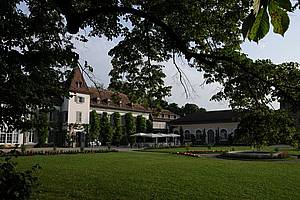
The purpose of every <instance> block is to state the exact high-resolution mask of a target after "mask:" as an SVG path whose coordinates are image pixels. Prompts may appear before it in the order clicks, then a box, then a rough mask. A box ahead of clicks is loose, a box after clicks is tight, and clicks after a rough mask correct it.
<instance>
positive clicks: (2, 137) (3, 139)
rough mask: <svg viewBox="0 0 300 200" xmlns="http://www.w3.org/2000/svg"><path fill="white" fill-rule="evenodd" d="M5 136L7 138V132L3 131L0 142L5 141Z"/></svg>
mask: <svg viewBox="0 0 300 200" xmlns="http://www.w3.org/2000/svg"><path fill="white" fill-rule="evenodd" d="M5 138H6V134H5V133H1V135H0V143H5Z"/></svg>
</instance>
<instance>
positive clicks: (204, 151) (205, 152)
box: [186, 150, 228, 154]
mask: <svg viewBox="0 0 300 200" xmlns="http://www.w3.org/2000/svg"><path fill="white" fill-rule="evenodd" d="M226 152H228V150H190V151H186V153H194V154H210V153H213V154H217V153H226Z"/></svg>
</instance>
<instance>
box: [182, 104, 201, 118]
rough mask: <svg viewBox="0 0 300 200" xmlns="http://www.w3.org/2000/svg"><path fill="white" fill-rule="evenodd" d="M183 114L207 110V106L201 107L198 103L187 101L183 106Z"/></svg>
mask: <svg viewBox="0 0 300 200" xmlns="http://www.w3.org/2000/svg"><path fill="white" fill-rule="evenodd" d="M181 109H182V114H183V115H188V114H192V113H195V112H205V111H206V110H205V108H199V107H198V106H197V105H196V104H192V103H187V104H185V105H184V106H182V108H181Z"/></svg>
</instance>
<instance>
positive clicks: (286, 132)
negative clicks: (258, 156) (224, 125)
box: [235, 109, 296, 149]
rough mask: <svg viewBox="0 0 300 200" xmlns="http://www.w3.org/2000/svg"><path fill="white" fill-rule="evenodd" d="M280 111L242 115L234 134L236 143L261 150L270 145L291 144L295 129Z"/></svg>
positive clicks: (250, 112) (262, 111) (252, 112)
mask: <svg viewBox="0 0 300 200" xmlns="http://www.w3.org/2000/svg"><path fill="white" fill-rule="evenodd" d="M292 126H293V120H292V119H290V117H289V116H288V115H287V113H286V112H285V111H282V110H270V109H265V110H255V111H247V112H246V113H244V115H243V116H242V118H241V120H240V124H239V126H238V129H237V130H236V133H235V140H236V142H238V143H243V144H248V145H252V146H254V147H256V148H258V149H259V148H261V147H263V146H266V145H272V144H293V143H294V141H293V137H294V135H295V132H296V129H295V128H294V127H292Z"/></svg>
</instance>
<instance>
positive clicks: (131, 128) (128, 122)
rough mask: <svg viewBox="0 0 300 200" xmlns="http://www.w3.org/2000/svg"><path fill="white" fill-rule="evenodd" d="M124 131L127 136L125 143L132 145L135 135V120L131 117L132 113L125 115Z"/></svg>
mask: <svg viewBox="0 0 300 200" xmlns="http://www.w3.org/2000/svg"><path fill="white" fill-rule="evenodd" d="M125 131H126V136H127V141H129V142H130V144H133V143H134V137H132V135H133V134H135V120H134V117H133V116H132V113H126V114H125Z"/></svg>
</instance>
